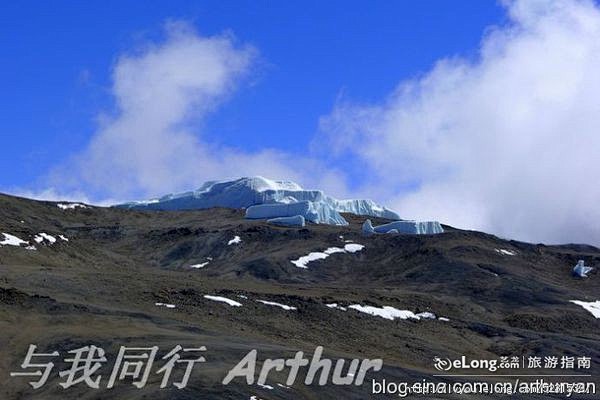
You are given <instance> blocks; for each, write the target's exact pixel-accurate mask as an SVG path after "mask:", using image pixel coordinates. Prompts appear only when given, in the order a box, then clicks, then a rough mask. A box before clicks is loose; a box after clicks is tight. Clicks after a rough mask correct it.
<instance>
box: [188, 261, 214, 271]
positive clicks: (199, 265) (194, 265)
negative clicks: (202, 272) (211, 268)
mask: <svg viewBox="0 0 600 400" xmlns="http://www.w3.org/2000/svg"><path fill="white" fill-rule="evenodd" d="M209 263H210V261H206V262H203V263H200V264H193V265H190V268H194V269H200V268H204V267H206V266H207V265H208V264H209Z"/></svg>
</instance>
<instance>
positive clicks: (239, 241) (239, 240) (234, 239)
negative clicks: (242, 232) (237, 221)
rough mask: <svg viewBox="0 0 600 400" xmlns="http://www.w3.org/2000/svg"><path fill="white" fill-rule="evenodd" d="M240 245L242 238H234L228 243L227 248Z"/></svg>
mask: <svg viewBox="0 0 600 400" xmlns="http://www.w3.org/2000/svg"><path fill="white" fill-rule="evenodd" d="M238 243H242V238H240V237H239V236H237V235H236V236H234V237H233V239H231V240H230V241H229V242H227V246H231V245H232V244H238Z"/></svg>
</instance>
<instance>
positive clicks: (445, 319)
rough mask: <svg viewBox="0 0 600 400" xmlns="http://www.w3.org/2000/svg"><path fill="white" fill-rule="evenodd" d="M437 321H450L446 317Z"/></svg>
mask: <svg viewBox="0 0 600 400" xmlns="http://www.w3.org/2000/svg"><path fill="white" fill-rule="evenodd" d="M438 321H442V322H449V321H450V320H449V319H448V318H446V317H439V318H438Z"/></svg>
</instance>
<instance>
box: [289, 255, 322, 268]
mask: <svg viewBox="0 0 600 400" xmlns="http://www.w3.org/2000/svg"><path fill="white" fill-rule="evenodd" d="M327 257H329V254H327V253H320V252H314V253H308V255H306V256H302V257H300V258H299V259H297V260H292V261H291V263H292V264H294V265H295V266H296V267H298V268H308V263H309V262H311V261H316V260H324V259H326V258H327Z"/></svg>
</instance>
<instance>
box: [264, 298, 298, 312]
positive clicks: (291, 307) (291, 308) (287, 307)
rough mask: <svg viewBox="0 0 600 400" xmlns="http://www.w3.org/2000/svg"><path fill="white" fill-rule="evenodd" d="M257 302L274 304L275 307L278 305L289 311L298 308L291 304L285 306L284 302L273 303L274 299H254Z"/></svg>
mask: <svg viewBox="0 0 600 400" xmlns="http://www.w3.org/2000/svg"><path fill="white" fill-rule="evenodd" d="M256 301H258V302H259V303H262V304H266V305H268V306H275V307H280V308H283V309H284V310H286V311H291V310H297V309H298V308H296V307H293V306H286V305H285V304H281V303H275V302H274V301H266V300H256Z"/></svg>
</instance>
